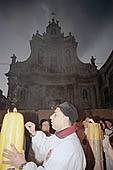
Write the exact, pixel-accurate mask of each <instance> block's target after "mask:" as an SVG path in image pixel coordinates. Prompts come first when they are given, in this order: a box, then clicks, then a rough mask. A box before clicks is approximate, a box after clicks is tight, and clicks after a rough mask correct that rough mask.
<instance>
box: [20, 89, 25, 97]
mask: <svg viewBox="0 0 113 170" xmlns="http://www.w3.org/2000/svg"><path fill="white" fill-rule="evenodd" d="M25 96H26V91H25V89H24V88H22V89H21V92H20V98H21V99H22V100H25Z"/></svg>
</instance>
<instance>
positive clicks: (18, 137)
mask: <svg viewBox="0 0 113 170" xmlns="http://www.w3.org/2000/svg"><path fill="white" fill-rule="evenodd" d="M23 139H24V118H23V115H22V114H20V113H17V111H16V110H15V109H14V110H13V112H8V113H7V114H6V115H5V117H4V120H3V123H2V129H1V135H0V170H6V169H7V168H10V167H11V165H6V164H2V161H3V160H7V158H4V157H3V156H2V154H3V150H4V149H9V150H12V149H11V146H10V145H11V144H14V145H15V147H16V148H17V150H18V151H19V152H21V151H22V149H23ZM16 170H18V168H16Z"/></svg>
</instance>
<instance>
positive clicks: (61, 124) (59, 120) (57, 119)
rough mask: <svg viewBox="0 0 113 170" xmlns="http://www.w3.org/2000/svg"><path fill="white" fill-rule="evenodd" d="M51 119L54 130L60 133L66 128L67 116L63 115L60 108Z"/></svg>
mask: <svg viewBox="0 0 113 170" xmlns="http://www.w3.org/2000/svg"><path fill="white" fill-rule="evenodd" d="M50 119H51V124H52V128H53V129H54V130H56V131H60V130H63V129H64V128H65V120H66V116H65V115H64V114H63V113H62V111H61V110H60V108H59V107H57V108H56V109H55V112H54V113H53V114H52V115H51V117H50Z"/></svg>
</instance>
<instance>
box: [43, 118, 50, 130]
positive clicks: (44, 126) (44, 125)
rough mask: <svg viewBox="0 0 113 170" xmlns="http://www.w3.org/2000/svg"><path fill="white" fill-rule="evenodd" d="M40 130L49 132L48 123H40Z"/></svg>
mask: <svg viewBox="0 0 113 170" xmlns="http://www.w3.org/2000/svg"><path fill="white" fill-rule="evenodd" d="M41 129H42V130H43V131H44V132H49V130H50V125H49V122H48V121H45V122H43V123H42V126H41Z"/></svg>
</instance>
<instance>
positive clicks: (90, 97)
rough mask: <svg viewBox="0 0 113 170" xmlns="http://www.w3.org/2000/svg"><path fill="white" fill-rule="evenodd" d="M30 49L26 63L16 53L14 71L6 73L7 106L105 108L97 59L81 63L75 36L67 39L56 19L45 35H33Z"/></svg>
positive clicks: (22, 107) (38, 108)
mask: <svg viewBox="0 0 113 170" xmlns="http://www.w3.org/2000/svg"><path fill="white" fill-rule="evenodd" d="M30 47H31V54H30V56H29V57H28V59H27V60H26V61H23V62H18V61H16V56H15V55H14V54H13V56H12V57H11V58H12V63H11V64H10V70H9V72H8V73H6V74H5V75H6V76H7V77H8V98H7V101H8V102H7V105H10V104H14V105H16V106H17V107H18V108H19V109H35V110H45V109H50V108H51V107H54V105H55V104H56V103H61V102H63V101H69V102H71V103H72V104H74V105H75V106H76V107H77V108H78V109H94V108H95V109H98V108H101V107H102V103H101V101H102V88H101V87H100V77H101V76H102V75H103V72H102V70H100V71H99V70H97V67H96V65H95V58H93V56H92V57H91V62H90V63H83V62H81V61H80V59H79V58H78V56H77V42H76V40H75V38H74V36H73V35H71V33H69V35H68V36H64V33H62V32H61V27H60V26H59V22H58V21H55V20H54V19H52V21H50V22H49V24H48V26H47V27H46V32H45V33H43V35H41V34H39V32H38V31H37V32H36V34H33V36H32V40H30ZM112 65H113V63H112ZM100 90H101V91H100ZM102 102H103V101H102Z"/></svg>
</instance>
